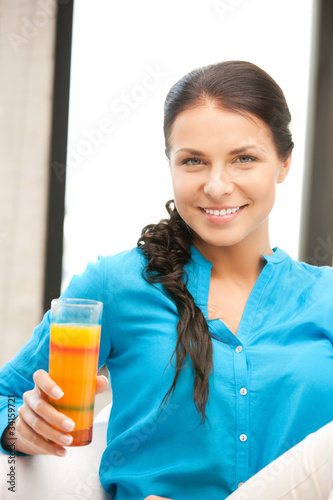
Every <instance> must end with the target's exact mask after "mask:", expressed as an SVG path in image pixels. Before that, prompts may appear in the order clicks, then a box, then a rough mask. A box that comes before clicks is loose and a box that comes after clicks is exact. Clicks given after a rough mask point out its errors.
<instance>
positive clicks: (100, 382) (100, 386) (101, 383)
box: [96, 375, 109, 394]
mask: <svg viewBox="0 0 333 500" xmlns="http://www.w3.org/2000/svg"><path fill="white" fill-rule="evenodd" d="M108 383H109V381H108V379H107V378H106V377H105V376H104V375H97V377H96V394H100V393H101V392H103V391H105V389H106V388H107V385H108Z"/></svg>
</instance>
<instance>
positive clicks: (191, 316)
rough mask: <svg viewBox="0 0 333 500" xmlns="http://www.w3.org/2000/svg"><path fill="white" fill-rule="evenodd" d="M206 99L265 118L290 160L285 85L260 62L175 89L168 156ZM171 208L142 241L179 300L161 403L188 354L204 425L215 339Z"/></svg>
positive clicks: (199, 72) (168, 107) (199, 75)
mask: <svg viewBox="0 0 333 500" xmlns="http://www.w3.org/2000/svg"><path fill="white" fill-rule="evenodd" d="M205 103H216V104H217V105H218V106H219V107H220V108H222V109H226V110H229V111H233V112H235V113H241V114H245V115H254V116H256V117H257V118H259V119H261V120H262V121H263V122H264V123H266V124H267V125H268V126H269V128H270V130H271V133H272V138H273V141H274V144H275V147H276V151H277V154H278V155H279V157H280V158H281V159H282V160H286V159H287V158H288V157H289V156H290V154H291V152H292V150H293V147H294V144H293V142H292V136H291V132H290V130H289V126H290V121H291V115H290V112H289V109H288V105H287V103H286V100H285V97H284V94H283V92H282V90H281V88H280V87H279V86H278V85H277V83H276V82H275V81H274V80H273V79H272V78H271V77H270V76H269V75H268V74H267V73H266V72H265V71H263V70H262V69H260V68H259V67H258V66H256V65H254V64H252V63H249V62H245V61H227V62H222V63H218V64H211V65H209V66H205V67H203V68H198V69H195V70H193V71H191V72H190V73H188V74H187V75H185V76H184V77H183V78H181V80H179V81H178V82H177V83H175V85H173V87H172V88H171V89H170V91H169V93H168V95H167V97H166V100H165V104H164V136H165V153H166V155H167V157H169V150H170V138H171V133H172V125H173V123H174V121H175V119H176V118H177V116H178V115H179V114H180V113H182V112H183V111H185V110H187V109H190V108H194V107H195V106H197V105H200V104H205ZM166 209H167V211H168V214H169V218H168V219H162V220H161V221H160V222H159V223H158V224H149V225H148V226H146V227H144V228H143V230H142V232H141V237H140V239H139V240H138V243H137V244H138V246H139V247H140V248H141V251H142V252H143V254H144V255H145V256H146V259H147V265H146V267H145V269H144V271H143V276H144V278H145V279H146V280H147V281H148V282H149V283H152V284H153V283H162V285H163V286H164V289H165V290H166V292H167V293H168V294H169V295H170V296H171V298H172V299H173V300H174V301H175V304H176V306H177V311H178V315H179V321H178V324H177V343H176V347H175V350H174V352H173V355H172V357H173V356H174V355H175V354H176V374H175V377H174V380H173V383H172V386H171V387H170V389H169V391H168V392H167V394H166V395H165V396H164V398H163V400H162V403H163V402H164V405H165V404H166V402H167V400H168V398H169V396H170V394H173V392H174V391H175V387H176V383H177V380H178V377H179V374H180V370H181V369H182V367H183V364H184V361H185V359H186V358H187V356H188V357H189V358H190V360H191V362H192V366H193V371H194V391H193V400H194V403H195V406H196V408H197V410H198V411H199V413H200V415H201V420H202V422H203V423H205V420H206V418H207V417H206V414H205V407H206V403H207V401H208V398H209V376H210V373H211V371H212V367H213V366H212V365H213V359H212V358H213V346H212V340H211V337H210V334H209V330H208V325H207V322H206V320H205V318H204V316H203V314H202V311H201V309H200V308H199V307H198V306H197V305H196V304H195V303H194V299H193V297H192V295H191V294H190V293H189V291H188V289H187V287H186V276H184V273H185V271H184V265H185V264H186V263H187V262H188V260H189V259H190V257H191V251H190V245H191V242H192V238H191V230H190V229H189V227H188V226H187V224H186V223H185V222H184V221H183V219H182V218H181V217H180V215H179V214H178V212H177V209H176V207H175V206H174V203H173V200H170V201H168V202H167V204H166ZM171 359H172V358H171ZM170 361H171V360H170ZM162 403H161V404H162ZM163 407H164V406H163Z"/></svg>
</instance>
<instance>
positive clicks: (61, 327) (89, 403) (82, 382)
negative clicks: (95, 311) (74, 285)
mask: <svg viewBox="0 0 333 500" xmlns="http://www.w3.org/2000/svg"><path fill="white" fill-rule="evenodd" d="M100 333H101V326H100V325H87V324H81V325H80V324H68V323H63V324H62V323H59V324H57V323H52V324H51V334H50V364H49V374H50V377H51V378H52V380H54V381H55V382H56V384H58V386H59V387H60V388H61V389H62V390H63V391H64V395H63V397H62V398H60V399H57V400H55V399H51V398H49V402H50V403H51V404H52V406H54V407H55V408H56V409H57V410H58V411H60V412H61V413H64V414H65V415H67V416H68V417H69V418H71V419H72V420H74V422H75V428H74V430H73V431H72V432H71V433H70V434H71V435H72V436H73V442H72V444H71V446H83V445H86V444H89V443H90V442H91V439H92V424H93V413H94V400H95V389H96V375H97V368H98V353H99V342H100Z"/></svg>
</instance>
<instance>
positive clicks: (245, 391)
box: [239, 387, 247, 396]
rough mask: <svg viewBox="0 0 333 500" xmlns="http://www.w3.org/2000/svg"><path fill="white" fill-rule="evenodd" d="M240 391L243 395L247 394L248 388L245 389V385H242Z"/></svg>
mask: <svg viewBox="0 0 333 500" xmlns="http://www.w3.org/2000/svg"><path fill="white" fill-rule="evenodd" d="M239 392H240V393H241V395H242V396H245V394H247V389H245V387H242V388H241V389H240V390H239Z"/></svg>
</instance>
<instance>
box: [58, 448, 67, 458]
mask: <svg viewBox="0 0 333 500" xmlns="http://www.w3.org/2000/svg"><path fill="white" fill-rule="evenodd" d="M66 453H67V451H66V450H65V449H64V448H58V449H57V450H56V454H57V455H58V457H64V456H65V455H66Z"/></svg>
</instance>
